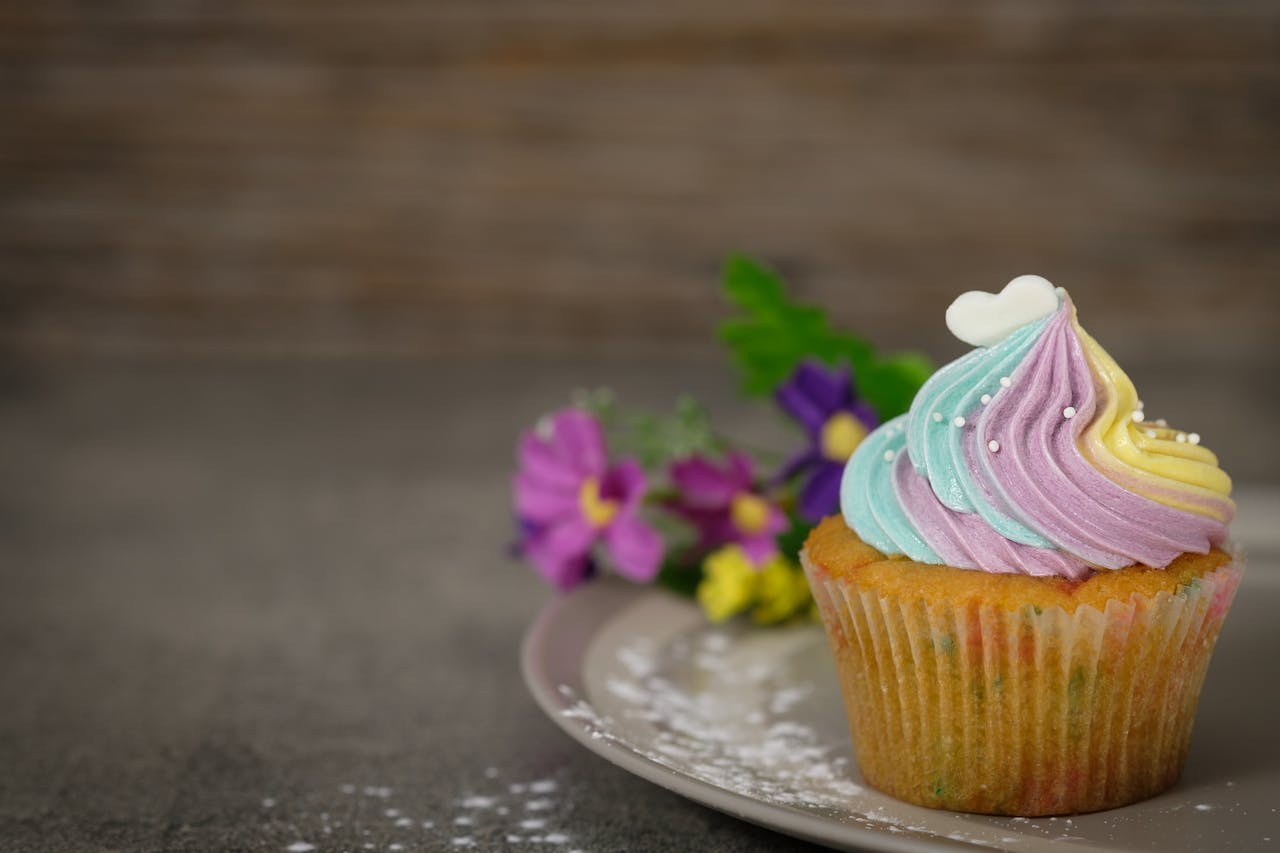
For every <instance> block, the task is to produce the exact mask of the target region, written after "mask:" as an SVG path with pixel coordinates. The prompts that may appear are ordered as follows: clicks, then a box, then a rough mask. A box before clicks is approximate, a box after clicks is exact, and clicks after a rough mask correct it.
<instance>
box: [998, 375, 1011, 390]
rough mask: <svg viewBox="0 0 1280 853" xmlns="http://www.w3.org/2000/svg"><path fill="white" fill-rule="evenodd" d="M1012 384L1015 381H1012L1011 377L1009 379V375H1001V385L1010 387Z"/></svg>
mask: <svg viewBox="0 0 1280 853" xmlns="http://www.w3.org/2000/svg"><path fill="white" fill-rule="evenodd" d="M1012 384H1013V381H1012V380H1011V379H1009V377H1008V376H1001V377H1000V385H1001V386H1003V387H1005V388H1008V387H1009V386H1010V385H1012Z"/></svg>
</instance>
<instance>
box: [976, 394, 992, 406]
mask: <svg viewBox="0 0 1280 853" xmlns="http://www.w3.org/2000/svg"><path fill="white" fill-rule="evenodd" d="M979 402H980V403H982V405H984V406H985V405H986V404H987V403H990V402H991V395H990V394H983V395H982V397H981V398H979Z"/></svg>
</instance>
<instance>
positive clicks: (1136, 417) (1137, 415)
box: [1129, 409, 1147, 424]
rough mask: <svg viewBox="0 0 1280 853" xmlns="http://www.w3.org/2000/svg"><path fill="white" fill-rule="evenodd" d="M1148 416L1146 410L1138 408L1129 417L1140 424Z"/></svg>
mask: <svg viewBox="0 0 1280 853" xmlns="http://www.w3.org/2000/svg"><path fill="white" fill-rule="evenodd" d="M1146 416H1147V414H1146V412H1144V411H1142V409H1138V410H1137V411H1136V412H1134V413H1133V414H1132V415H1130V416H1129V417H1131V418H1133V421H1134V423H1139V424H1140V423H1142V421H1143V419H1144V418H1146Z"/></svg>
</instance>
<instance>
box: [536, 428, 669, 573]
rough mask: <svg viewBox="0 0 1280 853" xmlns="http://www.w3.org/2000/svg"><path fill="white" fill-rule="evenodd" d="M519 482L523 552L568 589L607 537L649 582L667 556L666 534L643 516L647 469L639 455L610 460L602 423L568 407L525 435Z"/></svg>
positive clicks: (615, 561)
mask: <svg viewBox="0 0 1280 853" xmlns="http://www.w3.org/2000/svg"><path fill="white" fill-rule="evenodd" d="M518 456H519V466H520V467H519V471H518V472H517V473H516V475H515V478H514V480H513V483H512V487H513V492H514V495H515V508H516V515H517V516H518V518H519V519H520V523H521V527H522V529H523V531H524V538H523V539H522V541H521V543H520V550H521V552H522V553H523V554H524V555H525V556H526V557H527V558H528V559H529V560H530V561H531V562H532V563H533V565H534V566H535V567H536V568H537V570H538V572H539V573H540V574H541V575H542V576H543V577H545V578H546V579H547V580H549V581H551V582H552V583H554V584H556V585H557V586H559V587H560V588H562V589H569V588H571V587H573V586H575V585H577V584H578V583H581V582H582V581H583V580H585V579H586V577H587V576H588V575H589V574H590V573H591V570H592V568H593V561H592V559H591V553H592V550H593V549H594V547H595V544H596V543H597V542H598V541H601V540H603V542H604V549H605V552H606V553H607V555H608V557H609V559H610V563H611V564H612V565H613V566H614V567H615V568H616V569H617V570H618V572H619V573H620V574H622V575H624V576H625V577H627V578H630V579H631V580H633V581H639V582H642V583H643V582H647V581H650V580H652V579H653V577H654V576H655V575H656V574H657V573H658V567H659V565H660V564H661V562H662V553H663V545H662V538H661V537H660V536H659V535H658V533H657V531H656V530H654V529H653V528H652V527H650V526H649V525H648V524H647V523H646V522H645V521H644V520H643V519H642V518H641V517H640V506H641V503H642V501H643V499H644V495H645V476H644V471H643V470H642V469H641V468H640V465H639V464H638V463H637V462H635V461H634V460H632V459H620V460H618V461H617V463H615V464H614V465H610V464H609V458H608V449H607V448H606V446H605V441H604V432H603V430H601V428H600V423H599V422H598V421H597V420H596V419H595V418H593V417H591V416H590V415H588V414H587V413H585V412H582V411H579V410H577V409H565V410H563V411H560V412H557V413H555V414H554V415H551V416H550V417H548V418H547V419H546V420H545V421H543V422H542V423H541V424H540V425H539V427H538V428H537V429H535V430H532V431H530V432H526V433H525V434H524V435H522V436H521V437H520V447H519V454H518Z"/></svg>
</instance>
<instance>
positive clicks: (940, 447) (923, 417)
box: [840, 317, 1054, 563]
mask: <svg viewBox="0 0 1280 853" xmlns="http://www.w3.org/2000/svg"><path fill="white" fill-rule="evenodd" d="M1050 319H1051V318H1050V317H1046V318H1044V319H1042V320H1038V321H1036V322H1034V323H1029V324H1027V325H1026V326H1023V327H1022V328H1020V329H1018V330H1016V331H1014V332H1013V333H1012V334H1010V335H1009V336H1008V337H1006V338H1005V339H1004V340H1002V341H1000V342H999V343H997V344H995V345H994V346H991V347H981V348H978V349H975V350H973V351H972V352H970V353H968V354H966V355H964V356H962V357H960V358H959V359H957V360H955V361H953V362H952V363H950V364H948V365H946V366H945V367H943V368H942V369H940V370H939V371H938V372H937V373H935V374H934V375H933V376H931V377H930V378H929V380H928V381H927V382H926V383H925V384H924V386H923V387H922V388H921V389H920V391H919V392H918V393H917V394H916V398H915V400H914V401H913V402H912V404H911V411H910V412H908V413H907V414H905V415H901V416H899V417H897V418H894V419H893V420H891V421H888V422H887V423H885V424H882V425H881V426H880V427H879V428H878V429H876V430H875V431H874V432H872V433H871V434H870V435H869V436H867V437H866V438H865V439H863V440H862V443H861V444H859V445H858V449H857V450H856V451H855V452H854V454H853V456H852V457H851V458H850V459H849V463H848V465H846V466H845V469H844V476H843V478H842V480H841V482H840V506H841V510H842V512H843V514H844V517H845V521H846V522H847V523H848V524H849V526H850V527H852V528H853V529H854V530H856V531H857V533H858V535H859V536H860V537H862V540H863V541H864V542H866V543H867V544H868V545H871V546H872V547H874V548H875V549H876V550H878V551H880V552H882V553H885V554H906V555H907V556H908V557H910V558H911V559H913V560H917V561H919V562H922V563H941V562H943V560H942V559H941V558H939V557H938V555H937V554H936V553H935V552H934V551H933V549H932V548H930V547H929V545H928V544H927V543H926V542H925V540H924V539H923V538H922V537H921V535H920V533H919V532H918V531H917V530H916V528H915V525H913V524H912V523H911V520H910V519H909V518H908V516H907V514H906V511H905V510H904V509H903V508H902V503H901V501H899V500H898V495H897V492H896V490H895V489H894V485H893V466H894V461H895V460H896V459H897V457H898V455H899V454H900V453H902V452H904V451H905V452H906V453H907V455H908V457H909V460H910V463H911V464H912V465H913V466H915V469H916V470H917V471H918V472H920V474H921V475H923V476H924V477H926V478H927V479H928V481H929V483H930V486H931V487H932V488H933V492H934V494H935V495H937V496H938V500H940V501H941V502H942V503H943V505H944V506H946V507H948V508H949V509H952V510H954V511H956V512H976V513H977V514H978V515H979V516H980V517H981V518H982V519H983V520H984V521H986V522H987V524H989V525H990V526H991V527H992V529H994V530H995V531H997V532H998V533H999V534H1000V535H1001V536H1003V537H1004V538H1005V539H1008V540H1011V541H1013V542H1020V543H1022V544H1024V545H1031V546H1033V547H1038V548H1053V547H1054V545H1053V543H1052V542H1050V541H1049V540H1048V539H1045V538H1044V537H1043V536H1041V535H1040V534H1038V533H1036V532H1035V531H1033V530H1031V529H1030V528H1029V527H1027V526H1026V525H1025V524H1023V523H1022V522H1020V521H1018V520H1016V519H1014V518H1011V517H1009V516H1008V515H1006V514H1005V513H1003V512H1001V511H1000V510H998V509H996V507H995V506H993V505H992V504H991V501H990V500H989V499H988V498H987V496H986V495H985V494H984V493H983V491H982V489H981V487H979V485H978V483H977V481H976V480H975V479H974V477H973V473H972V472H971V471H970V470H969V465H968V462H967V460H966V459H965V453H964V446H963V444H962V442H961V439H962V437H963V433H964V430H963V429H960V428H957V427H956V426H955V423H954V421H955V419H956V418H957V417H963V418H965V419H966V423H967V422H968V421H969V420H971V419H972V420H976V419H977V417H978V415H979V414H981V412H980V411H979V409H981V407H982V405H983V404H982V395H983V394H989V395H991V397H992V398H994V397H995V396H996V395H997V394H999V393H1001V392H1002V391H1005V390H1006V389H1005V388H1004V387H1003V386H1002V385H1001V384H1000V379H1001V378H1002V377H1006V376H1011V375H1012V374H1013V371H1014V370H1015V369H1016V368H1017V366H1018V365H1019V364H1021V363H1022V360H1023V358H1024V357H1025V356H1026V354H1027V352H1028V351H1029V350H1030V349H1031V347H1032V346H1033V345H1034V344H1035V342H1036V341H1037V340H1038V339H1039V337H1040V335H1041V333H1042V332H1043V331H1044V329H1045V327H1046V326H1047V325H1048V323H1049V320H1050ZM935 412H936V413H937V414H938V415H940V416H941V418H940V419H935V417H934V413H935ZM890 454H891V456H890Z"/></svg>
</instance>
